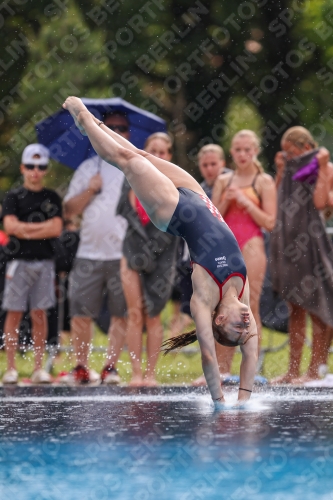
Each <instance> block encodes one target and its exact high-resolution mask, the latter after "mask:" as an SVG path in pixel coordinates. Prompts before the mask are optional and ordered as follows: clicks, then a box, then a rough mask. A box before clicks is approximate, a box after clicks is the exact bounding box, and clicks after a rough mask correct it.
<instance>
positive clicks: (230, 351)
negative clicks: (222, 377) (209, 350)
mask: <svg viewBox="0 0 333 500" xmlns="http://www.w3.org/2000/svg"><path fill="white" fill-rule="evenodd" d="M215 348H216V357H217V362H218V364H219V369H220V373H221V374H228V373H231V365H232V360H233V357H234V354H235V352H236V347H226V346H224V345H221V344H218V343H217V342H216V344H215Z"/></svg>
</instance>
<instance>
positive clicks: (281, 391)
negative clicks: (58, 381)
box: [0, 384, 333, 398]
mask: <svg viewBox="0 0 333 500" xmlns="http://www.w3.org/2000/svg"><path fill="white" fill-rule="evenodd" d="M236 389H237V386H223V391H224V392H225V393H226V394H228V393H231V392H235V391H236ZM302 393H304V394H307V395H310V394H313V395H316V394H320V395H324V394H329V395H332V394H333V387H304V386H291V385H280V386H270V385H264V386H255V387H254V390H253V394H254V395H255V394H278V395H279V396H283V395H286V396H287V395H292V394H298V395H300V394H302ZM182 394H183V395H184V396H186V395H196V394H197V395H208V389H207V387H193V386H191V385H160V386H158V387H140V388H138V387H129V386H124V385H122V386H103V385H99V386H63V385H54V384H53V385H49V386H47V385H44V386H42V385H16V386H9V385H6V386H0V398H11V397H19V398H24V397H31V396H33V397H57V396H58V397H59V396H61V397H69V398H70V397H75V398H77V397H80V396H82V397H87V396H88V397H89V396H93V397H96V396H97V397H98V396H101V397H105V396H108V397H112V396H115V397H119V396H126V397H130V396H166V397H167V396H172V395H179V396H180V395H182Z"/></svg>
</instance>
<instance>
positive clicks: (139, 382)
mask: <svg viewBox="0 0 333 500" xmlns="http://www.w3.org/2000/svg"><path fill="white" fill-rule="evenodd" d="M128 385H129V386H130V387H142V386H143V385H144V383H143V378H142V375H134V376H133V377H132V378H131V380H130V382H129V384H128Z"/></svg>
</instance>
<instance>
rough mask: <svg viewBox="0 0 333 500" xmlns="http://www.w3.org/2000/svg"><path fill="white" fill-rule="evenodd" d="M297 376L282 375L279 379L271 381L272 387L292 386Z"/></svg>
mask: <svg viewBox="0 0 333 500" xmlns="http://www.w3.org/2000/svg"><path fill="white" fill-rule="evenodd" d="M295 378H296V377H295V375H293V374H291V373H285V375H280V376H279V377H275V378H273V379H272V380H270V384H271V385H281V384H292V381H293V380H294V379H295Z"/></svg>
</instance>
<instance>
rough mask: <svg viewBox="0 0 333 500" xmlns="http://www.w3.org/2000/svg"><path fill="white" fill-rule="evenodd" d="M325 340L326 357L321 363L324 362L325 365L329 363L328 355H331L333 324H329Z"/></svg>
mask: <svg viewBox="0 0 333 500" xmlns="http://www.w3.org/2000/svg"><path fill="white" fill-rule="evenodd" d="M325 340H326V347H325V349H324V358H323V360H322V362H321V364H323V365H327V363H328V355H329V351H330V347H331V344H332V342H333V328H332V327H331V326H328V327H327V329H326V335H325Z"/></svg>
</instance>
